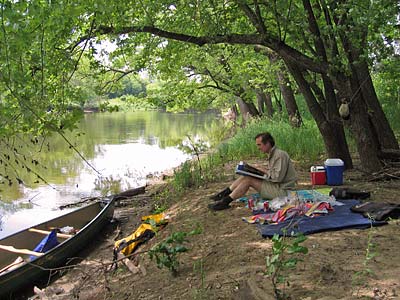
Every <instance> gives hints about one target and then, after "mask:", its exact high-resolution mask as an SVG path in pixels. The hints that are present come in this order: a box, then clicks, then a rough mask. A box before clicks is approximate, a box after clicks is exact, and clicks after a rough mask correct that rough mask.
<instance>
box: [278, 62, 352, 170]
mask: <svg viewBox="0 0 400 300" xmlns="http://www.w3.org/2000/svg"><path fill="white" fill-rule="evenodd" d="M286 63H287V66H288V68H289V70H290V72H291V74H292V75H293V78H294V79H295V80H296V82H297V84H298V86H299V89H300V91H301V93H302V94H303V96H304V98H305V100H306V103H307V106H308V109H309V111H310V113H311V115H312V116H313V118H314V120H315V122H316V124H317V126H318V129H319V131H320V133H321V135H322V138H323V141H324V144H325V149H326V153H327V155H328V157H329V158H340V159H342V160H343V162H344V164H345V167H346V169H351V168H353V162H352V159H351V156H350V151H349V148H348V145H347V142H346V137H345V133H344V128H343V124H342V122H341V120H340V119H338V118H335V119H327V118H326V116H325V115H324V112H323V110H322V108H321V106H320V105H319V104H318V102H317V99H316V98H315V96H314V94H313V92H312V89H311V87H310V85H309V83H308V82H307V81H306V80H305V78H304V76H303V74H302V72H301V71H300V69H299V68H298V67H297V66H296V65H294V64H292V63H291V62H290V60H288V61H286Z"/></svg>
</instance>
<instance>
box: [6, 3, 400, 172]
mask: <svg viewBox="0 0 400 300" xmlns="http://www.w3.org/2000/svg"><path fill="white" fill-rule="evenodd" d="M397 9H398V4H396V3H394V2H393V1H390V0H382V1H375V2H370V1H367V0H361V1H359V0H358V1H355V0H341V1H332V0H319V1H313V2H312V3H311V2H310V1H309V0H301V1H300V0H293V1H287V2H285V1H280V2H278V1H263V2H259V1H257V0H254V1H244V0H236V1H220V2H217V1H180V2H171V1H157V2H154V1H140V2H138V1H125V2H121V1H97V0H96V1H74V3H65V2H61V1H60V2H54V1H52V2H36V1H34V2H14V1H3V2H2V4H1V10H2V11H1V12H2V14H1V18H2V31H1V40H2V42H3V44H4V45H5V46H4V47H2V49H1V52H0V56H1V62H2V66H1V74H0V75H1V76H0V79H1V86H2V88H3V89H5V90H6V92H5V93H3V96H2V99H3V100H2V104H3V105H4V106H6V107H8V108H11V107H13V106H15V105H16V106H19V111H22V112H23V113H22V116H19V115H18V114H17V113H12V112H11V110H10V109H8V110H6V112H7V113H8V114H9V115H5V116H6V117H7V118H8V119H10V118H11V119H12V118H14V117H18V118H27V117H34V118H36V119H39V120H40V124H45V125H46V126H45V127H46V128H48V127H49V126H50V125H51V126H50V127H52V126H55V128H58V129H59V128H63V126H66V125H68V124H70V123H68V122H67V119H66V118H65V117H63V118H57V119H56V120H53V119H51V118H50V117H49V116H47V115H46V114H44V113H42V110H43V109H45V107H46V104H45V103H46V101H47V102H53V103H52V106H54V107H55V108H56V109H59V110H60V111H63V105H65V103H67V100H68V99H70V98H71V97H70V95H71V94H69V91H70V89H69V85H68V82H69V80H70V78H71V76H72V75H73V73H74V72H75V70H76V68H77V67H78V65H79V59H80V58H81V56H82V54H83V53H85V52H86V50H92V52H93V50H95V49H96V47H95V43H98V42H100V41H101V40H109V39H111V40H113V41H114V42H115V43H116V44H117V45H118V50H117V54H116V55H115V61H118V63H121V61H125V67H130V66H128V65H129V64H132V65H134V68H136V71H139V69H140V68H142V67H144V66H146V67H149V65H148V64H147V63H143V62H144V61H145V60H146V53H151V55H149V57H151V58H153V61H152V62H151V63H153V64H156V63H157V60H156V59H154V58H155V57H156V56H154V55H153V51H155V52H157V51H162V49H163V48H164V47H165V45H169V42H168V41H172V40H175V41H179V42H181V43H182V44H186V45H189V44H192V45H197V46H199V47H200V48H202V47H204V46H205V45H209V46H210V47H212V45H217V44H232V45H233V44H235V45H243V46H252V47H254V46H261V47H265V48H268V49H270V50H272V51H273V52H274V53H276V55H278V56H279V57H280V58H281V59H282V60H283V61H284V62H285V64H286V66H287V68H288V70H289V72H290V74H291V75H292V77H293V78H294V80H295V81H296V82H297V84H298V86H299V90H300V91H301V92H302V93H303V95H304V97H305V99H306V102H307V105H308V108H309V110H310V112H311V114H312V116H313V117H314V119H315V121H316V123H317V125H318V128H319V130H320V132H321V134H322V137H323V139H324V142H325V146H326V151H327V153H328V155H329V156H330V157H340V158H342V159H343V160H344V161H345V163H346V165H347V166H348V167H351V166H352V160H351V157H350V154H349V150H348V147H347V143H346V137H345V133H344V128H343V122H342V119H341V118H340V116H339V113H338V107H339V106H340V104H341V103H342V102H343V103H344V104H346V105H348V106H349V108H350V121H349V123H350V129H351V132H352V133H353V137H354V139H355V140H356V143H357V147H358V152H359V156H360V160H361V163H362V166H363V167H364V169H366V170H368V171H374V170H377V169H379V168H380V167H381V162H380V160H379V153H380V150H382V149H386V148H393V149H398V143H397V140H396V138H395V136H394V134H393V131H392V129H391V128H390V125H389V124H388V122H387V119H386V117H385V115H384V113H383V111H382V107H381V105H380V103H379V101H378V98H377V96H376V93H375V89H374V86H373V83H372V80H371V76H370V66H371V62H372V60H371V59H373V58H374V56H373V54H374V53H372V52H371V47H372V45H375V44H377V43H381V44H383V42H384V41H383V40H382V35H378V34H377V33H378V32H380V30H381V29H382V28H387V27H388V26H391V25H394V24H395V19H396V16H397V13H398V11H397ZM383 36H384V33H383ZM11 37H12V38H11ZM372 41H373V42H372ZM171 44H172V43H171ZM200 48H199V49H200ZM138 49H140V53H141V57H142V60H136V61H135V60H132V59H130V60H129V59H128V60H121V59H116V58H117V57H124V58H129V57H135V58H138V55H137V53H138ZM177 49H179V47H178V48H177ZM88 53H89V54H90V51H89V52H88ZM118 55H119V56H118ZM169 59H170V60H173V59H174V56H173V55H172V56H171V57H170V58H169ZM265 59H267V57H265ZM150 67H151V65H150ZM60 87H62V88H60ZM59 99H62V100H63V101H59ZM35 101H36V102H37V104H38V105H36V102H35ZM61 104H62V105H61ZM37 108H39V109H37ZM64 123H65V124H64ZM42 127H43V126H42Z"/></svg>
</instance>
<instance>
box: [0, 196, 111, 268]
mask: <svg viewBox="0 0 400 300" xmlns="http://www.w3.org/2000/svg"><path fill="white" fill-rule="evenodd" d="M103 207H104V204H102V203H99V202H96V203H93V204H91V205H88V206H85V207H82V208H79V209H77V210H75V211H72V212H70V213H67V214H65V215H62V216H60V217H57V218H55V219H52V220H50V221H47V222H44V223H41V224H38V225H36V226H33V227H32V228H35V229H41V230H47V231H50V230H51V229H52V228H62V227H64V226H72V227H73V228H74V229H77V230H82V229H83V228H84V227H85V226H86V225H87V224H89V223H90V222H91V221H92V220H93V219H94V218H95V217H96V216H97V215H98V214H99V213H100V212H101V210H102V209H103ZM45 236H46V235H44V234H40V233H35V232H30V231H29V229H25V230H22V231H19V232H17V233H15V234H13V235H10V236H8V237H5V238H3V239H1V240H0V245H5V246H13V247H15V248H18V249H28V250H33V249H34V248H35V247H36V245H37V244H38V243H39V242H40V241H41V240H42V239H43V238H44V237H45ZM65 240H66V239H64V238H58V242H59V243H62V242H64V241H65ZM18 256H21V257H22V258H28V255H23V254H22V255H21V254H18V253H12V252H9V251H6V250H2V249H0V269H1V268H3V267H4V266H7V265H9V264H10V263H12V262H13V261H14V260H15V259H16V258H17V257H18Z"/></svg>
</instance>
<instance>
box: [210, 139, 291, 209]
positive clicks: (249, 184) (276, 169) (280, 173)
mask: <svg viewBox="0 0 400 300" xmlns="http://www.w3.org/2000/svg"><path fill="white" fill-rule="evenodd" d="M255 140H256V144H257V147H258V149H259V150H260V151H261V152H263V153H265V154H267V164H266V167H265V168H260V170H261V171H263V172H264V173H265V174H266V178H265V179H258V178H255V177H251V176H240V177H239V178H238V179H236V180H235V181H234V182H233V183H232V184H231V185H230V186H229V187H227V188H226V189H224V190H223V191H221V192H220V193H218V194H216V195H213V196H211V197H210V198H211V199H212V200H214V201H216V202H215V203H211V204H209V205H208V207H209V208H210V209H212V210H223V209H227V208H229V207H230V206H229V203H231V202H232V201H233V200H235V199H238V198H240V197H243V196H244V195H245V194H246V193H247V191H248V190H249V189H250V188H253V189H255V190H256V191H257V192H259V193H260V195H261V197H262V198H263V199H273V198H275V197H280V196H287V194H288V190H290V189H291V188H293V187H294V186H295V184H296V180H297V178H296V171H295V169H294V167H293V164H292V162H291V160H290V157H289V155H288V154H287V153H286V152H285V151H283V150H280V149H278V148H277V147H275V141H274V138H273V137H272V135H271V134H270V133H268V132H265V133H260V134H257V136H256V137H255Z"/></svg>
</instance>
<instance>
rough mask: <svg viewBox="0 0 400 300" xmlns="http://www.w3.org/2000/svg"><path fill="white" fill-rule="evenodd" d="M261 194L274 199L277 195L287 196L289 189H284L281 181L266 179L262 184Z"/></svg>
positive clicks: (265, 197)
mask: <svg viewBox="0 0 400 300" xmlns="http://www.w3.org/2000/svg"><path fill="white" fill-rule="evenodd" d="M260 195H261V197H262V198H263V199H269V200H272V199H274V198H276V197H281V196H287V195H288V190H287V189H282V188H281V187H280V184H279V183H276V182H270V181H264V182H263V183H262V185H261V191H260Z"/></svg>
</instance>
